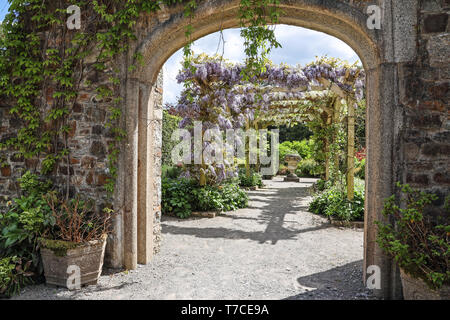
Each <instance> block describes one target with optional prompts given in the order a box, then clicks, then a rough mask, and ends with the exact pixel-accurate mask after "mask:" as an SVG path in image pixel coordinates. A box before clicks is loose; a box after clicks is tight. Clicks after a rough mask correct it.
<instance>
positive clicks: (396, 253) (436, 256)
mask: <svg viewBox="0 0 450 320" xmlns="http://www.w3.org/2000/svg"><path fill="white" fill-rule="evenodd" d="M397 187H398V188H399V189H400V190H401V193H402V195H403V196H404V197H402V199H403V201H404V206H399V205H398V204H397V202H400V201H401V200H400V199H397V198H396V196H395V195H392V196H391V197H389V198H388V199H386V201H385V204H384V209H383V215H384V216H385V217H386V218H389V220H390V221H389V222H380V221H377V222H376V224H377V225H378V235H377V243H378V244H379V245H380V247H381V248H382V249H383V250H384V251H385V252H386V253H387V254H388V255H390V256H392V257H393V258H394V259H395V261H397V263H398V265H399V266H400V268H402V269H403V270H404V271H405V272H407V273H408V274H411V275H412V276H413V277H416V278H421V279H423V280H424V281H425V282H426V283H427V284H428V286H429V287H430V288H432V289H438V288H440V287H442V285H444V284H447V285H448V284H449V283H450V271H449V256H450V245H449V234H450V225H449V223H448V214H449V213H450V211H449V209H448V198H449V197H448V196H447V199H446V206H444V210H446V214H447V217H445V218H444V219H445V220H444V221H440V220H442V218H441V219H432V218H431V217H425V216H424V211H425V209H426V208H427V206H428V205H430V204H431V203H432V202H433V201H435V200H437V198H438V197H437V195H435V194H432V193H425V192H423V191H419V190H417V189H413V188H411V187H410V186H409V185H408V184H401V183H399V182H398V183H397Z"/></svg>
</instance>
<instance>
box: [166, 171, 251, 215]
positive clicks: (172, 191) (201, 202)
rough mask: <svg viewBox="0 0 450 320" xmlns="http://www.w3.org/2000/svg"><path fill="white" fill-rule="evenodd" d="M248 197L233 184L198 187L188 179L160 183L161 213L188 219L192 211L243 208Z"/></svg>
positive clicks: (168, 180)
mask: <svg viewBox="0 0 450 320" xmlns="http://www.w3.org/2000/svg"><path fill="white" fill-rule="evenodd" d="M247 204H248V196H247V194H246V193H245V191H244V190H242V189H241V188H239V186H238V185H237V184H235V183H229V182H227V183H224V184H222V185H219V186H204V187H200V186H199V185H198V184H197V183H196V182H194V181H192V180H188V179H169V178H165V179H164V180H163V183H162V212H163V214H168V213H171V214H175V215H176V216H178V217H179V218H182V219H183V218H188V217H189V216H190V215H191V213H192V211H232V210H237V209H239V208H245V207H246V206H247Z"/></svg>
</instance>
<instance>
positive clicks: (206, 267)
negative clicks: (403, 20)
mask: <svg viewBox="0 0 450 320" xmlns="http://www.w3.org/2000/svg"><path fill="white" fill-rule="evenodd" d="M313 182H314V179H302V180H301V183H285V182H282V181H281V178H276V179H274V180H273V181H265V183H266V184H267V187H266V188H265V189H262V190H257V191H251V192H250V198H251V201H250V206H249V208H247V209H242V210H238V211H236V212H232V213H227V214H226V215H222V216H219V217H216V218H214V219H208V218H200V219H198V218H192V219H188V220H178V219H175V218H169V217H163V225H162V230H163V239H162V247H161V252H160V253H159V254H158V255H157V256H155V258H154V260H153V262H152V263H151V264H149V265H146V266H139V268H138V269H137V270H133V271H129V272H126V271H125V272H115V273H114V272H111V271H108V270H106V272H105V273H106V274H105V275H102V277H101V278H100V280H99V284H98V285H97V286H89V287H87V288H83V289H82V290H80V291H72V292H71V291H67V290H65V289H55V288H49V287H46V286H45V285H39V286H31V287H27V288H25V289H24V290H23V292H22V294H21V295H20V296H18V297H15V299H372V298H373V297H372V296H371V295H370V293H369V292H368V291H366V290H365V289H364V287H363V284H362V257H363V231H362V230H356V229H344V228H337V227H333V226H331V225H330V224H328V222H327V221H326V220H325V219H323V218H321V217H318V216H315V215H313V214H311V213H309V212H307V211H306V210H307V207H308V202H309V201H310V200H311V198H310V197H309V195H308V189H307V188H308V187H309V186H311V184H312V183H313Z"/></svg>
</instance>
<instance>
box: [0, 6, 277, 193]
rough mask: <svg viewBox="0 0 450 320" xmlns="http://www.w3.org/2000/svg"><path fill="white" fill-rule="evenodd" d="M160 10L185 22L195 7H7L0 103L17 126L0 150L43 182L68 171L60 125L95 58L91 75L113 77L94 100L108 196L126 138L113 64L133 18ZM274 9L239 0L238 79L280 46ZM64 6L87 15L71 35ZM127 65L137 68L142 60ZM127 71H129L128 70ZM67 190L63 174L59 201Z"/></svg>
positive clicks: (0, 48)
mask: <svg viewBox="0 0 450 320" xmlns="http://www.w3.org/2000/svg"><path fill="white" fill-rule="evenodd" d="M162 4H164V5H166V6H169V7H171V6H175V5H178V4H182V5H183V6H184V15H185V17H187V18H189V19H192V18H193V16H194V14H195V9H196V8H197V5H198V3H197V1H196V0H163V1H154V0H127V1H123V0H92V1H80V0H78V1H70V2H69V1H66V0H56V1H55V0H51V1H50V0H10V8H9V13H8V15H7V16H6V17H5V20H4V21H3V25H2V36H1V37H0V97H3V99H6V100H7V101H9V102H11V103H12V108H11V110H10V113H11V114H12V115H13V116H15V117H17V118H18V119H20V120H21V122H22V126H21V127H20V129H19V130H18V132H17V134H16V135H15V136H14V137H13V138H11V139H8V140H7V141H5V142H3V143H1V144H0V150H2V149H3V150H4V149H14V150H17V151H18V153H19V154H20V155H21V156H23V157H24V158H25V159H31V158H42V159H43V160H42V163H41V170H40V171H41V174H44V175H45V174H50V173H52V172H53V171H54V169H55V167H56V164H57V163H58V162H59V161H61V160H66V161H67V164H68V165H69V166H70V161H69V160H70V148H69V147H68V134H69V132H70V126H69V125H68V118H69V115H70V113H71V110H72V108H73V105H74V104H75V102H76V100H77V98H78V94H79V90H80V83H81V81H82V79H83V76H84V75H85V72H86V70H85V65H84V64H83V59H85V58H86V57H88V56H91V55H92V54H96V59H95V60H96V61H95V63H94V66H95V69H96V70H97V71H99V72H102V71H106V70H112V71H113V73H112V75H111V77H110V78H109V82H108V83H107V84H102V85H99V86H98V87H97V88H96V89H95V90H96V93H97V96H96V99H97V100H103V101H110V106H109V119H108V124H107V127H108V128H109V130H111V132H112V133H113V135H114V142H112V143H111V144H110V145H109V146H108V166H109V174H110V178H109V180H108V183H107V184H106V190H107V191H108V192H109V193H110V194H112V193H113V191H114V185H115V180H116V178H117V161H118V156H119V143H120V142H121V141H122V140H123V139H124V138H125V134H126V133H125V131H124V129H123V128H121V127H120V126H119V121H120V118H121V116H122V109H121V102H122V98H121V97H120V94H119V92H120V91H119V89H120V80H119V77H118V73H119V68H118V66H117V65H114V61H115V58H116V57H117V56H118V55H119V54H121V53H123V52H126V51H127V50H128V48H129V44H130V43H131V42H132V41H134V40H136V36H135V34H134V27H135V24H136V20H137V19H138V18H139V16H140V15H141V14H143V13H155V12H157V11H159V10H161V7H162ZM278 4H279V1H278V0H263V1H260V0H241V5H240V8H239V18H240V21H241V26H242V27H243V29H242V32H241V35H242V37H244V40H245V52H246V54H247V66H249V67H248V68H247V69H245V70H243V74H244V75H245V76H246V77H248V78H250V77H252V76H253V75H254V74H256V73H258V72H261V71H263V70H264V66H265V64H266V61H267V54H268V53H269V52H270V49H271V48H273V47H278V46H280V45H279V43H278V42H277V41H276V39H275V35H274V32H273V29H271V28H269V27H267V25H268V24H275V23H277V21H278V18H279V15H280V10H279V8H278ZM69 5H77V6H78V7H80V9H81V12H82V13H89V19H83V23H82V27H81V29H80V30H76V31H75V32H74V31H70V30H68V29H67V27H66V21H67V18H68V15H67V12H66V8H67V7H68V6H69ZM85 18H86V17H85ZM185 31H186V32H185V35H186V39H187V40H188V41H187V45H186V46H185V48H184V54H185V58H186V59H185V61H186V64H187V65H188V66H190V57H191V55H192V50H191V45H192V41H191V35H192V32H193V28H192V26H191V25H189V26H187V27H186V30H185ZM134 58H135V60H136V62H137V63H139V62H140V59H141V58H142V57H140V56H135V57H134ZM190 67H192V66H190ZM134 68H136V66H130V68H129V71H132V70H133V69H134ZM192 68H193V67H192ZM68 172H70V170H68ZM69 186H70V175H69V174H68V175H67V196H68V191H69Z"/></svg>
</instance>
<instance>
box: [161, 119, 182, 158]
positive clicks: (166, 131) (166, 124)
mask: <svg viewBox="0 0 450 320" xmlns="http://www.w3.org/2000/svg"><path fill="white" fill-rule="evenodd" d="M180 120H181V118H179V117H176V116H173V115H171V114H169V113H168V112H167V111H166V110H164V111H163V128H162V164H163V165H168V166H170V165H172V164H173V163H172V159H171V152H172V149H173V148H174V147H175V145H176V144H177V142H176V141H172V139H171V138H172V133H173V131H174V130H175V129H178V124H179V123H180Z"/></svg>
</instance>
